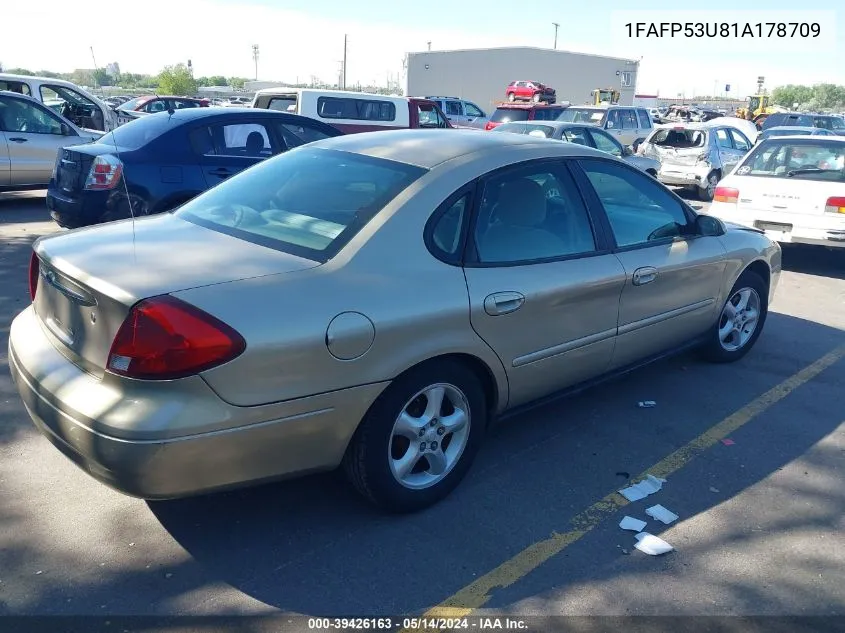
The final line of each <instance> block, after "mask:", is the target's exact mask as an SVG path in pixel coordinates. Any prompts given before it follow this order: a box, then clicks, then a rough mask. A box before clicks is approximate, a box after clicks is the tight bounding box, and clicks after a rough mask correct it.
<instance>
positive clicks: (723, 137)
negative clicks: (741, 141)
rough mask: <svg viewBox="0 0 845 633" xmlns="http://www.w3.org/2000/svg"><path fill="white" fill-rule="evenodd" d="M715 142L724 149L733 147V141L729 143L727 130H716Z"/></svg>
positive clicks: (729, 138)
mask: <svg viewBox="0 0 845 633" xmlns="http://www.w3.org/2000/svg"><path fill="white" fill-rule="evenodd" d="M716 144H717V145H718V146H719V147H723V148H725V149H733V143H731V137H730V136H728V131H727V130H725V129H719V130H716Z"/></svg>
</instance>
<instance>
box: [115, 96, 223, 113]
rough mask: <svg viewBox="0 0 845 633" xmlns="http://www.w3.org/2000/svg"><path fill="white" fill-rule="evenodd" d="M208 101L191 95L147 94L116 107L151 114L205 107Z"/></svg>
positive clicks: (125, 110)
mask: <svg viewBox="0 0 845 633" xmlns="http://www.w3.org/2000/svg"><path fill="white" fill-rule="evenodd" d="M209 103H210V102H209V100H208V99H194V98H193V97H161V96H158V95H148V96H145V97H137V98H135V99H130V100H129V101H127V102H126V103H124V104H123V105H120V106H118V108H117V109H118V111H121V110H122V111H123V112H143V113H145V114H152V113H153V112H166V111H167V110H181V109H183V108H207V107H208V106H209Z"/></svg>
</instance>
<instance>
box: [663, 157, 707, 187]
mask: <svg viewBox="0 0 845 633" xmlns="http://www.w3.org/2000/svg"><path fill="white" fill-rule="evenodd" d="M711 171H712V169H711V168H710V167H704V168H702V167H697V166H695V165H690V166H688V167H687V166H684V165H666V164H665V163H664V164H661V167H660V171H659V172H657V179H658V180H659V181H660V182H662V183H663V184H664V185H672V186H675V187H706V186H707V176H708V175H709V174H710V172H711Z"/></svg>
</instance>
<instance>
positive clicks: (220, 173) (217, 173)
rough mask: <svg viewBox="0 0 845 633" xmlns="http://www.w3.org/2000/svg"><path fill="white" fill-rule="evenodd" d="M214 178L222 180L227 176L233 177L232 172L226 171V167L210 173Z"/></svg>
mask: <svg viewBox="0 0 845 633" xmlns="http://www.w3.org/2000/svg"><path fill="white" fill-rule="evenodd" d="M209 173H210V174H211V175H212V176H220V177H221V178H225V177H226V176H231V175H232V172H231V171H229V170H228V169H226V168H225V167H221V168H220V169H214V170H212V171H210V172H209Z"/></svg>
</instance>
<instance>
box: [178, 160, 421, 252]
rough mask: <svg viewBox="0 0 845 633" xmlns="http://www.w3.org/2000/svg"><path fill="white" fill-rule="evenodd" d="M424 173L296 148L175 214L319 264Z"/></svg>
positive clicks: (383, 162)
mask: <svg viewBox="0 0 845 633" xmlns="http://www.w3.org/2000/svg"><path fill="white" fill-rule="evenodd" d="M424 173H426V170H425V169H422V168H420V167H416V166H412V165H406V164H404V163H397V162H395V161H389V160H385V159H382V158H372V157H369V156H362V155H359V154H352V153H349V152H337V151H333V150H324V149H323V150H320V149H312V148H307V147H303V148H299V149H296V150H293V151H290V152H285V153H283V154H280V155H278V156H276V157H275V158H273V159H271V160H267V161H263V162H261V163H258V164H257V165H255V166H254V167H252V168H250V169H246V170H244V171H242V172H240V173H239V174H237V175H235V176H233V177H231V178H230V179H228V180H225V181H223V182H222V183H220V184H219V185H217V186H216V187H214V188H212V189H209V190H208V191H206V192H205V193H203V194H201V195H199V196H197V197H196V198H194V199H193V200H192V201H191V202H189V203H187V204H185V205H184V206H182V207H181V208H180V209H179V210H178V211H177V212H176V215H177V216H178V217H180V218H182V219H184V220H187V221H189V222H193V223H195V224H199V225H201V226H205V227H207V228H209V229H212V230H215V231H219V232H221V233H226V234H227V235H232V236H234V237H237V238H240V239H243V240H246V241H249V242H253V243H255V244H260V245H262V246H267V247H269V248H274V249H277V250H281V251H285V252H289V253H293V254H295V255H298V256H301V257H306V258H308V259H312V260H314V261H323V262H324V261H327V260H328V259H330V258H331V257H333V256H334V254H336V253H337V252H338V251H339V250H340V249H341V248H342V247H343V246H344V245H345V244H347V243H348V242H349V240H351V239H352V238H353V237H354V236H355V235H356V234H357V233H358V232H359V231H360V230H361V229H362V228H363V227H364V226H366V224H367V223H368V222H369V221H370V220H371V219H372V218H373V217H375V216H376V215H377V214H378V213H379V212H380V211H381V210H382V209H383V208H384V206H385V205H386V204H388V203H389V202H390V201H391V200H393V199H394V198H395V197H396V196H397V195H399V193H401V192H402V191H403V190H404V189H406V188H407V187H408V185H410V184H411V183H412V182H414V181H416V180H417V179H418V178H420V177H421V176H422V175H423V174H424Z"/></svg>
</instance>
